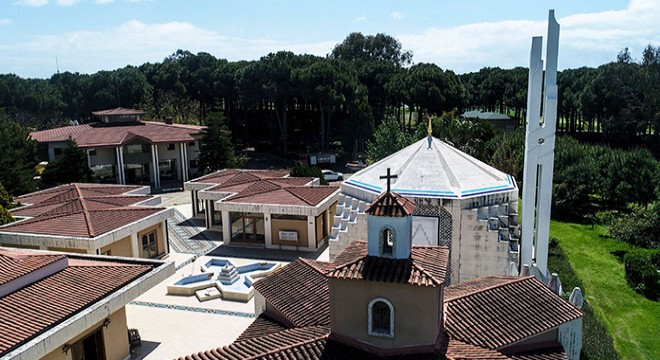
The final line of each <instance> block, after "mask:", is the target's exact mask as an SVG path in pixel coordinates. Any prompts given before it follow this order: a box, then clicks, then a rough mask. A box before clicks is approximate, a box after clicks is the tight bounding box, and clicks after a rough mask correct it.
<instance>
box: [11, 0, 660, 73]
mask: <svg viewBox="0 0 660 360" xmlns="http://www.w3.org/2000/svg"><path fill="white" fill-rule="evenodd" d="M549 9H554V10H555V17H556V18H557V20H558V22H559V24H560V26H561V32H560V39H559V68H560V70H561V69H566V68H577V67H581V66H591V67H596V66H599V65H601V64H604V63H607V62H610V61H613V60H615V59H616V55H617V53H618V52H619V51H620V50H621V49H623V48H624V47H628V48H630V52H631V54H632V56H633V58H634V59H635V58H637V59H638V58H640V57H641V53H642V50H643V49H644V47H646V46H647V45H649V44H651V45H654V46H660V0H552V1H551V0H497V1H495V0H462V1H458V0H409V1H403V0H396V1H394V0H377V1H373V0H353V1H344V0H332V1H322V0H313V1H310V0H262V1H256V0H0V74H6V73H13V74H16V75H19V76H21V77H34V78H48V77H50V76H52V75H53V74H54V73H56V72H57V70H58V68H59V71H60V72H64V71H70V72H79V73H95V72H97V71H100V70H114V69H117V68H121V67H124V66H127V65H141V64H143V63H145V62H160V61H162V60H163V59H164V58H165V57H167V56H169V55H171V54H172V53H174V52H175V51H176V50H177V49H183V50H188V51H190V52H193V53H198V52H207V53H210V54H212V55H214V56H216V57H218V58H224V59H227V60H230V61H237V60H255V59H259V58H260V57H262V56H264V55H267V54H268V53H270V52H277V51H280V50H288V51H292V52H294V53H297V54H304V53H307V54H314V55H319V56H325V55H327V54H328V53H330V52H331V51H332V48H333V47H334V46H335V45H336V44H338V43H340V42H341V41H343V40H344V38H346V36H347V35H348V34H350V33H352V32H361V33H363V34H365V35H373V34H377V33H385V34H387V35H391V36H393V37H395V38H396V39H398V40H399V41H400V42H401V44H402V47H403V49H405V50H411V51H412V52H413V61H414V63H420V62H430V63H434V64H436V65H438V66H440V67H441V68H443V69H449V70H453V71H455V72H456V73H465V72H472V71H478V70H479V69H481V68H483V67H487V66H490V67H495V66H498V67H502V68H512V67H515V66H527V64H528V62H529V48H530V45H531V38H532V36H544V37H545V35H546V32H547V30H546V29H547V17H548V10H549Z"/></svg>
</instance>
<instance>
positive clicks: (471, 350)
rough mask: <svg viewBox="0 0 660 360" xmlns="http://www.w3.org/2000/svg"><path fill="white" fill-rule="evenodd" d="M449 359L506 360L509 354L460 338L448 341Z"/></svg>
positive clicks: (446, 352)
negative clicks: (463, 340)
mask: <svg viewBox="0 0 660 360" xmlns="http://www.w3.org/2000/svg"><path fill="white" fill-rule="evenodd" d="M445 356H446V357H447V360H506V359H509V357H508V356H506V355H504V354H502V353H501V352H499V351H497V350H491V349H486V348H482V347H479V346H475V345H471V344H467V343H464V342H462V341H458V340H449V341H448V343H446V349H445Z"/></svg>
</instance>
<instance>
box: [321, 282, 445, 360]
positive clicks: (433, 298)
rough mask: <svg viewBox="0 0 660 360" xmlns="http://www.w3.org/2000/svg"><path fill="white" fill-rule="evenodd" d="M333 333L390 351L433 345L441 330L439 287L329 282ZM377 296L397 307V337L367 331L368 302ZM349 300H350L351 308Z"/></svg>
mask: <svg viewBox="0 0 660 360" xmlns="http://www.w3.org/2000/svg"><path fill="white" fill-rule="evenodd" d="M328 281H329V286H330V304H334V306H331V308H330V324H331V328H332V332H333V333H336V334H338V335H343V336H347V337H351V338H357V339H360V340H362V341H364V342H367V343H370V344H372V345H375V346H378V347H381V348H386V349H391V348H396V347H401V346H416V345H430V344H434V343H435V341H436V339H437V336H438V334H439V332H440V331H441V327H442V322H441V320H440V319H441V316H442V313H441V311H442V306H441V301H442V299H441V292H440V288H438V287H435V288H433V287H422V286H411V285H405V284H395V283H385V282H370V281H358V280H344V279H329V280H328ZM377 297H383V298H385V299H387V300H389V301H390V302H391V303H392V305H393V306H394V338H387V337H378V336H371V335H369V332H368V307H369V302H370V301H371V300H372V299H374V298H377ZM346 299H351V301H350V305H349V304H348V303H347V302H346Z"/></svg>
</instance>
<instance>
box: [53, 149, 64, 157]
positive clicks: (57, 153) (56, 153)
mask: <svg viewBox="0 0 660 360" xmlns="http://www.w3.org/2000/svg"><path fill="white" fill-rule="evenodd" d="M53 154H55V156H60V155H62V148H54V149H53Z"/></svg>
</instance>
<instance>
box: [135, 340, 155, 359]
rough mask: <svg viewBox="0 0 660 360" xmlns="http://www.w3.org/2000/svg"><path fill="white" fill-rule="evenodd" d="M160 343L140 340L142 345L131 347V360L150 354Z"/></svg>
mask: <svg viewBox="0 0 660 360" xmlns="http://www.w3.org/2000/svg"><path fill="white" fill-rule="evenodd" d="M159 345H160V343H159V342H155V341H145V340H142V345H140V346H138V347H136V348H134V349H133V353H132V354H131V357H130V359H131V360H141V359H144V358H145V357H147V355H149V354H151V353H152V352H153V351H154V350H156V348H157V347H158V346H159Z"/></svg>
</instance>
